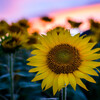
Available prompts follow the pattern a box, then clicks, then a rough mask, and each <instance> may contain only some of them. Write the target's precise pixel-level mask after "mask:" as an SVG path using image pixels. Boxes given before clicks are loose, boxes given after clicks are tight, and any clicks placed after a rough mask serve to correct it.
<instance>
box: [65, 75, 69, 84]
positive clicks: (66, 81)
mask: <svg viewBox="0 0 100 100" xmlns="http://www.w3.org/2000/svg"><path fill="white" fill-rule="evenodd" d="M64 81H65V85H66V86H67V85H68V84H69V80H68V75H67V74H64Z"/></svg>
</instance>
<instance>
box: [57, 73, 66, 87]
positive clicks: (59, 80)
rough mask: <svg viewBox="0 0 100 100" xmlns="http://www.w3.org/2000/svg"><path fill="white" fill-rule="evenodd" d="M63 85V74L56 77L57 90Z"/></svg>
mask: <svg viewBox="0 0 100 100" xmlns="http://www.w3.org/2000/svg"><path fill="white" fill-rule="evenodd" d="M64 85H65V82H64V74H60V75H59V77H58V88H59V89H61V88H63V87H64Z"/></svg>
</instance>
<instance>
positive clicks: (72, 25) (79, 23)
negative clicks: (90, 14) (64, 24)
mask: <svg viewBox="0 0 100 100" xmlns="http://www.w3.org/2000/svg"><path fill="white" fill-rule="evenodd" d="M68 22H69V23H70V25H71V27H72V28H78V27H79V26H80V25H81V24H82V22H76V21H73V20H71V19H68Z"/></svg>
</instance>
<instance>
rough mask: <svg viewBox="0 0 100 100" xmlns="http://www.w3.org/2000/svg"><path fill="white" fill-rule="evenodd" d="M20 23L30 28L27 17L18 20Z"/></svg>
mask: <svg viewBox="0 0 100 100" xmlns="http://www.w3.org/2000/svg"><path fill="white" fill-rule="evenodd" d="M17 24H18V25H20V26H21V27H23V28H28V27H29V25H28V20H27V19H21V20H19V21H18V22H17Z"/></svg>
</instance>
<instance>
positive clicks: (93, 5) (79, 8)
mask: <svg viewBox="0 0 100 100" xmlns="http://www.w3.org/2000/svg"><path fill="white" fill-rule="evenodd" d="M42 16H49V17H52V18H54V22H52V23H47V24H48V25H46V24H45V23H43V22H42V21H41V20H40V17H42ZM22 18H26V19H28V20H29V22H30V24H31V29H29V31H30V32H32V30H33V29H36V30H40V31H41V32H45V31H46V30H49V29H50V28H52V27H55V26H57V25H62V26H65V27H67V28H70V26H69V25H68V24H67V26H66V23H67V18H72V19H73V20H76V21H84V22H85V24H83V25H82V26H81V27H80V29H81V30H82V31H83V30H87V29H89V25H88V21H87V20H88V19H89V18H94V19H95V20H100V0H0V20H2V19H4V20H6V21H7V22H8V23H11V22H16V21H17V20H19V19H22ZM45 25H46V26H45ZM44 30H45V31H44Z"/></svg>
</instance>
